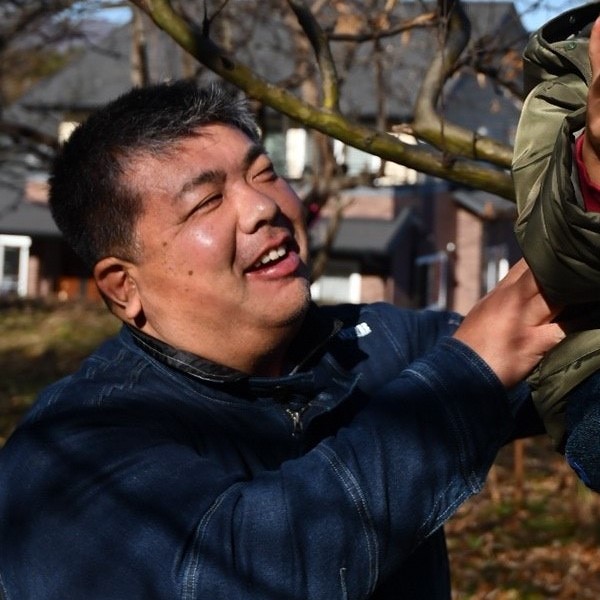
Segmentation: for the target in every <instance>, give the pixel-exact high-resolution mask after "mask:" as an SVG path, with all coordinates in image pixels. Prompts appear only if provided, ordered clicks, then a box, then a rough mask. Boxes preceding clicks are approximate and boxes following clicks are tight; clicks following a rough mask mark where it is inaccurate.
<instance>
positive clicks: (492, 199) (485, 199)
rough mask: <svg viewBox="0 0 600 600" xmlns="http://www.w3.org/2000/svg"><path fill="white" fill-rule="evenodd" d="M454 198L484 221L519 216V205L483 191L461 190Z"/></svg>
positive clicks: (453, 195) (454, 193) (455, 193)
mask: <svg viewBox="0 0 600 600" xmlns="http://www.w3.org/2000/svg"><path fill="white" fill-rule="evenodd" d="M452 198H453V199H454V200H455V201H456V202H457V204H459V205H460V206H462V207H463V208H466V209H467V210H469V211H470V212H472V213H474V214H476V215H478V216H480V217H481V218H483V219H487V220H494V219H513V218H515V217H516V216H517V205H516V204H515V203H514V202H511V201H510V200H506V199H504V198H500V197H499V196H494V194H490V193H489V192H483V191H481V190H471V191H468V190H459V191H456V192H453V194H452Z"/></svg>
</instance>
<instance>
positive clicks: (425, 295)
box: [416, 252, 448, 310]
mask: <svg viewBox="0 0 600 600" xmlns="http://www.w3.org/2000/svg"><path fill="white" fill-rule="evenodd" d="M416 272H417V286H416V287H417V290H416V292H417V302H418V305H419V307H421V308H431V309H436V310H443V309H446V308H448V255H447V254H446V253H445V252H436V253H435V254H427V255H425V256H420V257H419V258H417V260H416Z"/></svg>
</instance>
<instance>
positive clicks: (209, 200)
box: [188, 194, 223, 216]
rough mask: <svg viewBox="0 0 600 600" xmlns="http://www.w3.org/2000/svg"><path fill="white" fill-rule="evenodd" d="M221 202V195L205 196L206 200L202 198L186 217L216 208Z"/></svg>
mask: <svg viewBox="0 0 600 600" xmlns="http://www.w3.org/2000/svg"><path fill="white" fill-rule="evenodd" d="M221 200H223V194H211V195H210V196H206V198H203V199H202V200H201V201H200V202H198V204H196V205H195V206H194V207H193V208H192V210H190V212H189V213H188V216H192V215H193V214H196V213H202V212H206V211H209V210H211V209H213V208H216V207H217V206H218V205H219V204H220V203H221Z"/></svg>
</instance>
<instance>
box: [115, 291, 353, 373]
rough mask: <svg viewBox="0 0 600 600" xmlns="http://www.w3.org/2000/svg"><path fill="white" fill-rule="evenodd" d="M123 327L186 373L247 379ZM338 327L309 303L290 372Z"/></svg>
mask: <svg viewBox="0 0 600 600" xmlns="http://www.w3.org/2000/svg"><path fill="white" fill-rule="evenodd" d="M125 326H126V327H127V329H128V330H129V332H130V333H131V335H132V337H133V340H134V342H135V343H136V345H137V346H138V347H140V348H141V349H142V350H144V352H146V353H147V354H149V355H150V356H152V357H153V358H155V359H156V360H158V361H160V362H162V363H164V364H166V365H168V366H169V367H172V368H174V369H177V370H179V371H182V372H184V373H186V374H187V375H191V376H192V377H195V378H198V379H202V380H203V381H207V382H211V383H238V382H242V381H244V380H248V379H250V376H249V375H247V374H246V373H243V372H241V371H238V370H237V369H232V368H231V367H227V366H225V365H221V364H219V363H216V362H213V361H211V360H208V359H206V358H202V357H201V356H198V355H196V354H192V353H191V352H186V351H185V350H180V349H178V348H175V347H174V346H171V345H169V344H167V343H165V342H163V341H162V340H159V339H157V338H155V337H152V336H150V335H148V334H146V333H144V332H142V331H140V330H139V329H136V328H135V327H131V326H130V325H125ZM341 327H342V322H341V321H339V320H337V319H333V318H331V317H329V316H328V315H325V314H324V313H323V311H322V310H321V309H320V308H319V307H318V306H317V305H316V304H313V303H311V305H310V308H309V310H308V312H307V314H306V317H305V319H304V323H303V324H302V327H301V329H300V331H299V332H298V335H297V336H296V338H295V339H294V341H293V342H292V344H291V345H290V353H289V364H291V365H293V368H292V369H291V370H290V374H296V373H298V372H300V371H302V370H303V369H305V368H307V367H309V366H310V364H311V362H312V360H313V359H314V358H316V357H317V356H318V355H319V354H320V351H321V350H322V349H323V348H324V347H325V346H326V345H327V343H328V342H329V340H331V339H332V338H333V337H334V336H335V335H336V334H337V333H338V332H339V331H340V329H341Z"/></svg>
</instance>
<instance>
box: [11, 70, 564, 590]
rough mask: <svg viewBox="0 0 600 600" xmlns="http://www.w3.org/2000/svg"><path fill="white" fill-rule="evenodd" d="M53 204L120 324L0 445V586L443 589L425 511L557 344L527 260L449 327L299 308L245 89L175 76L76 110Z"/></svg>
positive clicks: (552, 311)
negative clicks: (81, 113) (92, 108)
mask: <svg viewBox="0 0 600 600" xmlns="http://www.w3.org/2000/svg"><path fill="white" fill-rule="evenodd" d="M50 202H51V207H52V211H53V215H54V217H55V219H56V221H57V223H58V225H59V227H60V228H61V230H62V231H63V233H64V235H65V237H66V239H67V240H68V241H69V243H70V244H71V245H72V246H73V248H74V249H75V250H76V251H77V252H78V253H79V255H80V256H81V257H82V259H83V260H84V261H86V262H87V264H88V265H89V266H90V268H91V269H93V272H94V276H95V279H96V281H97V284H98V287H99V289H100V290H101V292H102V294H103V296H104V298H105V299H106V302H107V304H108V306H109V307H110V309H111V310H112V311H113V312H114V314H115V315H116V316H117V317H118V318H119V319H121V320H122V321H123V328H122V330H121V332H120V334H119V336H118V337H117V338H115V339H113V340H110V341H109V342H107V343H106V344H105V345H103V346H102V347H101V348H99V349H98V350H97V351H96V352H95V353H94V354H93V355H92V356H91V357H90V358H89V359H87V360H86V361H85V362H84V363H83V364H82V365H81V368H80V369H79V370H78V371H77V372H76V373H74V374H73V375H72V376H70V377H67V378H66V379H64V380H62V381H59V382H57V383H56V384H54V385H52V386H50V387H49V388H48V389H46V390H45V391H44V392H43V393H42V394H41V395H40V397H39V399H38V400H37V402H36V404H35V405H34V407H33V408H32V410H31V412H30V413H29V414H28V415H27V417H26V418H25V419H24V421H23V422H22V423H21V425H20V426H19V428H18V429H17V431H16V432H15V433H14V435H13V436H12V437H11V439H10V440H9V441H8V442H7V444H6V446H5V447H4V448H3V450H2V451H1V452H0V540H1V543H0V597H2V598H3V600H16V599H22V598H35V599H36V600H46V599H48V600H49V599H57V600H58V599H61V600H64V599H65V598H74V599H79V598H85V599H86V600H94V599H98V600H109V599H119V600H123V599H127V600H135V599H140V600H142V599H143V600H148V599H165V600H167V599H168V600H172V599H173V598H182V599H186V600H191V599H195V598H206V599H210V600H218V599H227V600H232V599H240V600H242V599H243V600H249V599H259V598H260V599H269V600H271V599H283V598H286V599H298V600H317V599H322V600H332V599H333V598H340V599H341V598H379V599H384V598H403V599H411V600H415V599H426V600H437V599H448V598H449V597H450V581H449V573H448V561H447V556H446V550H445V544H444V534H443V529H442V525H443V523H444V522H445V520H447V519H448V517H449V516H450V515H451V514H452V513H453V511H454V510H456V508H457V507H458V506H459V505H460V503H461V502H463V501H464V500H465V499H467V498H468V497H469V496H471V495H472V494H473V493H475V492H477V491H478V490H479V489H480V487H481V486H482V485H483V481H484V479H485V476H486V473H487V470H488V468H489V467H490V465H491V463H492V461H493V460H494V457H495V455H496V452H497V450H498V449H499V448H500V447H501V446H502V444H504V443H506V442H507V441H508V440H510V439H511V438H512V437H513V436H514V435H517V434H522V433H523V434H524V433H533V432H537V431H539V430H540V429H539V427H540V423H539V421H538V419H537V418H536V417H535V415H534V413H533V411H532V408H531V407H532V405H531V401H530V397H529V391H528V389H527V388H526V387H525V386H524V385H522V384H519V381H520V380H521V379H522V378H523V377H524V376H525V375H526V374H527V373H528V372H529V371H530V370H531V369H532V368H533V367H534V365H535V364H536V363H537V362H538V361H539V360H540V358H541V357H542V356H543V354H544V353H545V352H546V351H547V350H548V349H550V348H551V347H553V346H554V345H555V344H556V343H557V342H558V341H559V340H560V339H561V338H562V337H563V335H564V334H563V333H562V330H561V329H560V327H559V326H558V325H557V324H556V323H553V322H552V320H553V318H554V316H555V315H556V308H555V307H551V306H549V305H548V304H547V303H546V301H545V300H544V298H543V297H542V295H541V294H540V293H539V289H538V286H537V284H536V282H535V280H534V278H533V277H532V275H531V272H530V271H529V270H528V269H527V267H526V266H525V264H524V263H520V264H518V265H517V266H516V267H515V268H513V269H512V270H511V272H510V273H509V275H508V276H507V278H506V279H505V280H504V281H503V282H502V283H501V284H500V285H499V286H498V288H497V289H496V290H495V291H494V292H493V293H492V294H490V295H489V296H488V297H486V298H485V299H484V300H483V301H482V302H481V303H479V304H478V305H477V306H476V307H475V308H474V309H473V311H472V312H471V313H470V314H469V315H467V317H466V318H465V320H464V321H462V323H461V320H460V319H459V317H458V316H457V315H455V314H452V313H433V312H417V311H409V310H402V309H399V308H396V307H393V306H389V305H386V304H375V305H360V306H350V305H345V306H330V307H322V308H319V307H317V306H315V305H314V304H312V303H311V301H310V295H309V279H308V264H307V262H308V248H307V234H306V229H305V226H304V219H303V210H302V205H301V202H300V200H299V198H298V197H297V196H296V194H295V193H294V192H293V190H292V189H291V188H290V186H289V185H288V184H287V182H286V181H285V180H284V179H282V178H281V177H279V176H278V175H277V173H276V172H275V171H274V169H273V165H272V163H271V161H270V159H269V157H268V156H267V154H266V153H265V151H264V149H263V147H262V146H261V144H260V139H259V135H258V132H257V129H256V126H255V124H254V121H253V120H252V118H251V116H250V113H249V112H248V110H247V108H246V106H245V104H244V103H241V102H239V101H237V100H235V99H234V98H232V97H231V96H229V95H227V94H226V93H225V92H224V91H223V90H222V89H220V88H218V87H212V88H208V89H197V88H196V87H195V85H194V84H192V83H186V82H179V83H174V84H165V85H158V86H154V87H149V88H144V89H138V90H133V91H131V92H130V93H128V94H126V95H125V96H123V97H121V98H119V99H117V100H115V101H114V102H112V103H110V104H109V105H107V106H106V107H104V108H103V109H101V110H99V111H98V112H97V113H95V114H94V115H92V116H91V117H90V118H89V119H88V121H87V122H86V123H84V124H83V125H81V126H80V127H79V128H78V129H77V130H76V131H75V132H74V133H73V135H72V137H71V139H70V140H69V141H68V142H67V143H66V145H65V146H64V148H63V149H62V151H61V152H60V154H59V156H58V157H57V160H56V163H55V166H54V170H53V175H52V178H51V195H50ZM492 331H493V335H491V334H490V332H492Z"/></svg>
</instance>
